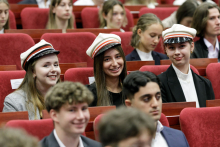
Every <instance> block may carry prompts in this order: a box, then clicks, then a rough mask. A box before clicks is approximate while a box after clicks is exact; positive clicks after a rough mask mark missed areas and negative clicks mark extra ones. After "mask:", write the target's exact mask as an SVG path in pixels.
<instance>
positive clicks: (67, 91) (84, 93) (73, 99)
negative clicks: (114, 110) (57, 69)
mask: <svg viewBox="0 0 220 147" xmlns="http://www.w3.org/2000/svg"><path fill="white" fill-rule="evenodd" d="M45 99H46V100H45V106H46V109H47V111H48V112H50V110H51V109H54V110H55V111H57V112H58V111H59V110H60V108H61V107H62V105H64V104H66V103H68V104H73V103H74V104H78V103H84V102H86V103H87V104H88V105H89V104H90V103H91V102H92V101H93V99H94V98H93V94H92V92H90V90H89V89H88V88H87V87H86V86H84V85H83V84H81V83H79V82H68V81H66V82H62V83H58V84H56V85H55V86H53V87H52V88H50V90H49V91H48V92H47V94H46V97H45Z"/></svg>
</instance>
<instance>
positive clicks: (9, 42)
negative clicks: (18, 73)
mask: <svg viewBox="0 0 220 147" xmlns="http://www.w3.org/2000/svg"><path fill="white" fill-rule="evenodd" d="M32 46H34V41H33V39H32V38H31V37H30V36H29V35H27V34H21V33H16V34H14V33H10V34H9V33H8V34H0V50H1V51H2V53H1V54H0V59H1V60H0V65H16V66H17V69H19V70H20V69H22V68H21V60H20V54H21V53H23V52H25V51H26V50H28V49H29V48H30V47H32Z"/></svg>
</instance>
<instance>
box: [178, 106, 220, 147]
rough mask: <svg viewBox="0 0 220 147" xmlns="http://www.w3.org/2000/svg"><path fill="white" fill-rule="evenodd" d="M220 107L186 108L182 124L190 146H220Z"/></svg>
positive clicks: (181, 116)
mask: <svg viewBox="0 0 220 147" xmlns="http://www.w3.org/2000/svg"><path fill="white" fill-rule="evenodd" d="M219 112H220V107H209V108H185V109H183V110H182V111H181V113H180V125H181V128H182V131H183V133H184V134H185V136H186V139H187V141H188V143H189V146H190V147H219V146H220V140H219V135H220V129H219V122H220V115H219Z"/></svg>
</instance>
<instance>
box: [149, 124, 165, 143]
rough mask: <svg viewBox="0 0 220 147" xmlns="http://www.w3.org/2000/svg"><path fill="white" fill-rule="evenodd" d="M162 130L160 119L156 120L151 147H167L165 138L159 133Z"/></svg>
mask: <svg viewBox="0 0 220 147" xmlns="http://www.w3.org/2000/svg"><path fill="white" fill-rule="evenodd" d="M162 130H163V125H162V124H161V123H160V121H157V131H156V135H155V138H154V139H153V140H152V143H151V147H168V144H167V142H166V140H165V139H164V137H163V135H162V134H161V131H162Z"/></svg>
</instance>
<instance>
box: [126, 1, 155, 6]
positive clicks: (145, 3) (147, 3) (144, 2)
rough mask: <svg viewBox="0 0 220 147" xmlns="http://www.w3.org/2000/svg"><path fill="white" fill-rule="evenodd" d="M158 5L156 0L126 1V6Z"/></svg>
mask: <svg viewBox="0 0 220 147" xmlns="http://www.w3.org/2000/svg"><path fill="white" fill-rule="evenodd" d="M151 3H156V2H155V0H126V1H125V5H146V6H148V5H149V4H151Z"/></svg>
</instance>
